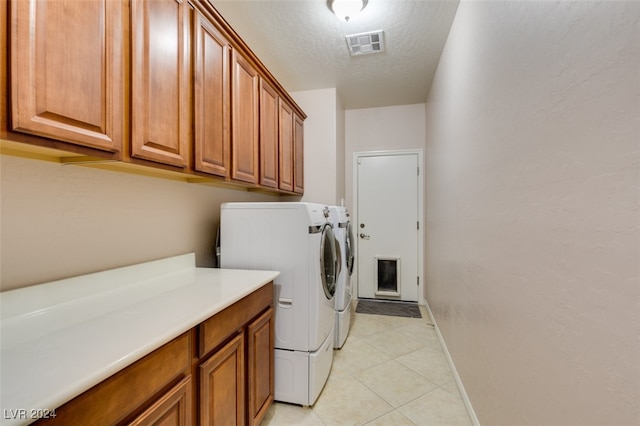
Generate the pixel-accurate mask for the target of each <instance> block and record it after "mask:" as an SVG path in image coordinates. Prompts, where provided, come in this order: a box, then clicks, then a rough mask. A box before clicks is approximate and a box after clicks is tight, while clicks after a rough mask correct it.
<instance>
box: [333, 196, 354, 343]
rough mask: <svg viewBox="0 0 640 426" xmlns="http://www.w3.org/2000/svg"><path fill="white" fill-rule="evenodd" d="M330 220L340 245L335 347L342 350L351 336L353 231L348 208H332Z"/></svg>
mask: <svg viewBox="0 0 640 426" xmlns="http://www.w3.org/2000/svg"><path fill="white" fill-rule="evenodd" d="M329 219H330V221H331V223H332V224H333V230H334V234H335V237H336V240H337V243H338V250H336V251H337V252H338V256H339V259H340V261H339V262H338V263H339V265H341V267H340V268H339V271H338V278H337V281H336V297H335V299H336V305H335V332H334V343H333V347H334V348H336V349H340V348H341V347H342V346H343V345H344V342H345V341H346V340H347V336H348V335H349V328H350V325H351V274H352V273H353V264H354V261H355V251H354V247H355V246H354V241H353V231H352V229H351V221H350V219H349V211H348V210H347V208H346V207H342V206H330V207H329Z"/></svg>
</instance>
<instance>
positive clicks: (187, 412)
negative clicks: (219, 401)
mask: <svg viewBox="0 0 640 426" xmlns="http://www.w3.org/2000/svg"><path fill="white" fill-rule="evenodd" d="M191 390H192V383H191V376H189V377H185V378H184V379H182V381H181V382H180V383H178V384H177V385H175V386H174V387H173V388H171V390H170V391H168V392H167V393H166V394H165V395H164V396H163V397H162V398H160V399H159V400H158V401H156V403H155V404H153V405H152V406H151V407H149V408H148V409H147V410H145V411H144V413H142V414H141V415H140V416H138V418H136V419H135V420H134V421H132V422H131V423H129V424H130V425H131V426H152V425H153V426H156V425H157V426H160V425H162V426H169V425H191V424H193V421H192V416H191V415H192V412H193V410H192V397H191V393H192V391H191Z"/></svg>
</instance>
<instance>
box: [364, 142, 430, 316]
mask: <svg viewBox="0 0 640 426" xmlns="http://www.w3.org/2000/svg"><path fill="white" fill-rule="evenodd" d="M421 167H422V151H421V150H415V151H376V152H360V153H354V166H353V170H354V196H355V199H354V218H355V220H354V223H353V227H354V229H353V231H354V234H355V241H356V242H357V250H356V255H357V261H356V268H357V274H355V273H354V275H355V277H356V279H355V280H354V281H355V282H356V283H357V287H358V289H357V294H358V297H360V298H383V299H391V300H403V301H413V302H420V303H424V300H423V290H422V289H423V284H422V244H423V238H422V230H421V228H422V200H423V197H422V187H423V185H422V174H421V173H420V169H421ZM363 225H364V227H363ZM376 258H379V259H399V260H398V268H399V271H398V272H399V277H398V281H399V283H398V293H399V294H397V295H394V294H393V293H391V292H378V291H377V288H376V274H377V261H376Z"/></svg>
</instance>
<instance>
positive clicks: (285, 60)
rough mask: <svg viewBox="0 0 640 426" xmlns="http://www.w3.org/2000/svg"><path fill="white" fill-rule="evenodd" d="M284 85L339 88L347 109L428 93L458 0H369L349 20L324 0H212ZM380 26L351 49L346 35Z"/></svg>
mask: <svg viewBox="0 0 640 426" xmlns="http://www.w3.org/2000/svg"><path fill="white" fill-rule="evenodd" d="M209 1H210V2H211V4H213V6H214V7H215V8H216V9H217V10H218V11H219V12H220V13H221V14H222V16H224V18H225V19H226V20H227V22H229V24H231V26H232V27H233V28H234V29H235V30H236V32H237V33H238V34H239V35H240V36H241V37H242V38H243V39H244V40H245V42H246V43H247V44H248V45H249V47H251V49H252V50H253V51H254V52H255V54H256V55H258V57H259V58H260V59H261V61H262V62H263V63H264V64H265V65H266V66H267V68H269V70H270V71H271V73H272V74H273V75H274V76H275V77H276V78H277V79H278V81H280V83H281V84H282V85H283V86H284V88H285V89H286V90H287V91H289V92H295V91H300V90H311V89H326V88H336V89H337V93H338V97H339V98H340V100H341V101H342V106H343V107H344V108H345V109H355V108H369V107H379V106H390V105H405V104H414V103H422V102H424V101H425V100H426V98H427V94H428V91H429V87H430V86H431V81H432V79H433V75H434V73H435V71H436V68H437V65H438V61H439V60H440V54H441V52H442V48H443V47H444V43H445V41H446V39H447V36H448V34H449V29H450V27H451V23H452V22H453V18H454V16H455V13H456V9H457V7H458V0H369V3H368V5H367V7H366V8H365V9H364V11H362V13H361V14H360V15H358V16H356V17H355V18H353V19H352V20H350V21H349V22H343V21H340V20H338V18H336V16H335V15H334V14H333V13H332V12H331V11H330V9H329V7H328V5H327V2H326V0H209ZM374 30H383V31H384V38H385V40H384V41H385V43H384V44H385V51H384V52H382V53H376V54H371V55H362V56H350V55H349V51H348V50H347V43H346V41H345V35H347V34H355V33H361V32H368V31H374Z"/></svg>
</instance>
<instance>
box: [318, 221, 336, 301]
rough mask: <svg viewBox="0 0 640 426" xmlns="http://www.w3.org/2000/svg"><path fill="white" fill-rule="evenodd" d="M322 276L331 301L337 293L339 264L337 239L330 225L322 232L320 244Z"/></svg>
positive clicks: (325, 291)
mask: <svg viewBox="0 0 640 426" xmlns="http://www.w3.org/2000/svg"><path fill="white" fill-rule="evenodd" d="M320 274H321V277H322V288H323V290H324V294H325V296H327V299H331V298H332V297H333V295H334V294H335V293H336V279H337V275H338V262H337V256H336V238H335V236H334V235H333V230H332V229H331V226H330V225H325V226H324V228H323V230H322V239H321V243H320Z"/></svg>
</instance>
